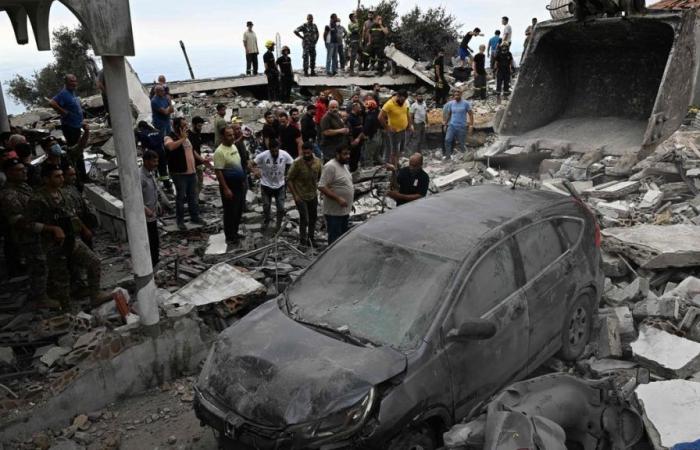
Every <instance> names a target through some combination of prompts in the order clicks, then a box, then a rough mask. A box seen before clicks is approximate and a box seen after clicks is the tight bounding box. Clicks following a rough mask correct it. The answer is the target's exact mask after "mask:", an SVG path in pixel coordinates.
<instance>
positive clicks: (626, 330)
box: [613, 306, 637, 344]
mask: <svg viewBox="0 0 700 450" xmlns="http://www.w3.org/2000/svg"><path fill="white" fill-rule="evenodd" d="M613 312H614V314H615V318H616V319H617V321H618V323H619V328H618V330H619V333H620V340H621V341H622V343H623V344H629V343H631V342H632V341H634V340H635V339H637V329H636V328H635V327H634V319H633V317H632V312H631V311H630V309H629V308H628V307H626V306H618V307H617V308H613Z"/></svg>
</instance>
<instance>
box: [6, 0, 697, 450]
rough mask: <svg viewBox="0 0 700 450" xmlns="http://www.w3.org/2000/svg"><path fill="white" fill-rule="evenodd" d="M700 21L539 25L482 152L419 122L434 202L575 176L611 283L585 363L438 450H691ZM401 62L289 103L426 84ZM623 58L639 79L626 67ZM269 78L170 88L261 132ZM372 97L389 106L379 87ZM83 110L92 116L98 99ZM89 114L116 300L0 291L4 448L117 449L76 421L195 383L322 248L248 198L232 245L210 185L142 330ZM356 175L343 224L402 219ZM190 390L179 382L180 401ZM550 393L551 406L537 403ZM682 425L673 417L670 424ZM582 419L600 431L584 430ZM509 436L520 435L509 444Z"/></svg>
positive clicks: (560, 368) (95, 191)
mask: <svg viewBox="0 0 700 450" xmlns="http://www.w3.org/2000/svg"><path fill="white" fill-rule="evenodd" d="M0 6H1V5H0ZM695 14H696V13H695V10H691V11H688V12H677V11H661V12H658V13H653V12H649V13H648V14H645V15H639V16H637V15H634V16H633V17H604V18H597V19H595V20H592V21H588V22H580V21H577V20H575V19H567V18H563V19H561V21H560V20H557V21H551V22H545V23H542V24H539V25H538V27H537V28H536V32H535V34H534V37H533V41H532V45H530V46H529V47H528V50H527V54H526V57H525V63H524V65H523V67H522V68H521V71H520V73H519V76H518V80H517V83H516V84H515V89H514V93H513V96H512V99H511V100H510V102H502V103H497V102H496V101H494V100H493V99H489V100H487V101H484V102H476V108H477V133H476V134H475V136H473V137H472V138H471V139H470V142H468V144H469V145H470V146H471V148H473V149H474V150H475V151H476V158H475V160H469V161H448V162H443V161H441V156H442V152H441V149H439V147H440V143H441V139H442V135H441V134H442V124H441V123H440V120H439V119H437V120H434V121H433V123H432V124H430V126H429V131H431V133H430V135H429V138H428V144H427V145H426V149H424V154H425V155H426V171H427V172H428V173H429V174H430V175H431V193H438V192H440V191H445V190H449V189H453V188H457V187H468V186H473V185H478V184H484V183H496V184H502V185H506V186H512V187H515V188H517V189H545V190H550V191H554V192H558V193H561V194H562V195H569V191H568V189H567V187H566V185H567V184H569V183H571V185H572V186H574V188H575V189H576V190H577V191H578V194H579V195H580V196H581V198H582V199H583V200H584V201H585V202H586V203H587V204H588V205H590V206H591V208H593V210H594V211H595V212H596V214H597V216H598V220H599V222H600V224H601V226H602V228H603V231H602V242H603V265H604V266H603V268H604V271H605V274H606V277H607V279H606V287H605V292H604V293H603V295H602V301H601V305H600V306H601V308H600V311H599V321H598V322H597V323H596V324H595V332H594V334H593V335H594V339H592V341H591V343H590V345H589V347H588V349H587V350H586V352H585V354H584V357H583V358H581V359H580V360H579V361H578V362H577V363H576V364H573V365H565V364H564V363H562V362H561V361H558V360H556V359H553V360H551V361H549V362H548V363H547V364H546V365H545V367H543V368H542V369H541V370H542V372H543V373H544V375H541V376H540V377H536V378H533V379H531V380H526V381H523V382H521V383H516V384H515V385H513V386H511V387H508V388H506V389H505V390H504V391H502V393H501V394H499V395H497V396H495V397H494V399H493V401H492V402H490V403H488V404H487V405H484V408H483V410H482V411H480V414H479V415H477V416H475V417H472V418H470V419H473V420H470V421H468V422H466V423H463V424H458V425H455V427H454V428H453V429H452V430H450V431H448V432H447V433H446V434H445V438H444V441H445V445H447V446H448V447H449V448H475V449H477V448H479V449H480V448H510V447H507V446H506V442H507V443H508V444H507V445H511V444H512V445H511V446H512V448H523V447H527V446H528V445H531V442H539V443H540V444H539V445H542V446H543V448H563V447H561V445H562V443H563V442H565V441H566V439H567V438H569V437H571V436H573V435H574V434H575V433H579V434H577V435H576V436H583V437H581V439H582V441H583V442H585V443H586V444H585V445H586V446H584V448H596V446H598V445H602V444H607V445H611V446H617V448H629V447H631V446H632V445H634V444H635V443H637V442H638V441H640V440H642V439H644V440H647V442H649V443H650V444H651V445H652V446H653V447H654V448H671V447H673V446H674V445H676V444H680V443H683V442H692V441H693V440H697V439H700V434H699V433H700V431H698V430H700V423H698V422H697V420H698V418H700V410H698V407H697V405H698V403H699V402H700V398H698V397H699V396H700V388H699V387H698V386H700V270H699V269H698V268H699V267H700V245H699V244H698V242H700V232H699V230H700V228H699V227H700V195H699V193H700V150H699V147H700V118H698V119H696V118H695V117H694V116H695V114H696V113H697V111H696V110H694V109H692V108H691V113H690V114H688V106H689V105H690V104H692V103H693V100H692V99H693V98H694V92H695V89H696V88H697V84H696V83H695V79H696V76H695V74H696V73H697V68H698V64H697V56H696V55H697V49H696V42H695V36H697V34H696V33H695V32H694V30H695V27H696V20H695V19H696V15H695ZM592 35H593V36H599V37H600V36H603V37H604V38H600V39H599V40H597V39H591V36H592ZM397 52H398V50H396V49H393V48H388V49H387V55H389V56H390V57H391V58H392V59H393V60H394V63H395V66H396V67H399V68H404V69H405V71H407V72H408V73H403V74H399V75H397V77H396V78H392V77H387V78H386V79H380V80H377V79H375V78H372V77H370V76H364V77H356V79H352V80H347V79H343V78H342V77H333V78H330V77H329V78H328V79H325V78H323V77H320V78H321V80H320V81H319V80H318V79H317V80H314V81H309V80H307V79H305V77H298V78H297V84H298V86H299V88H300V92H299V94H298V97H297V101H298V103H299V104H303V103H305V102H306V101H307V100H306V97H305V96H304V95H302V94H301V89H302V88H306V89H309V90H310V91H311V90H314V89H327V88H329V87H335V88H336V89H337V90H338V92H339V93H340V94H341V95H344V96H345V97H346V98H347V97H349V94H350V93H352V92H354V88H355V87H356V86H370V85H371V84H373V83H375V82H380V83H382V84H384V85H388V86H396V85H407V86H410V87H411V92H412V93H418V92H421V93H423V92H429V88H430V83H429V81H430V80H431V78H430V77H431V75H430V73H429V72H428V71H426V70H425V67H424V66H422V65H421V63H418V62H415V61H412V60H410V58H409V59H406V58H407V57H406V55H404V54H402V53H400V52H398V53H397ZM642 54H644V55H647V56H648V57H649V58H648V59H649V61H651V63H649V62H647V60H646V59H643V58H641V55H642ZM620 58H623V59H624V62H625V64H628V67H632V68H635V70H630V71H620V70H619V69H618V65H619V64H620V62H621V61H620ZM688 62H692V63H690V64H689V63H688ZM399 70H401V69H399ZM426 78H427V80H426ZM419 80H420V81H419ZM562 80H565V81H566V82H563V81H562ZM126 81H127V83H126V86H127V87H128V91H129V94H130V98H131V102H132V108H133V109H134V110H135V114H134V116H136V117H139V118H144V117H145V118H147V117H148V115H149V112H150V104H149V103H148V101H147V94H146V91H145V88H144V87H143V86H142V85H141V83H140V81H138V78H137V77H136V75H135V74H134V73H133V71H132V70H130V68H129V67H128V66H126ZM261 82H262V83H264V82H263V81H262V80H256V79H255V77H229V78H225V79H214V80H194V81H187V82H181V83H177V82H176V83H171V84H170V87H171V93H172V94H173V96H174V97H175V99H174V103H175V106H176V108H177V109H178V113H179V114H181V115H183V116H185V117H188V118H191V117H193V116H197V115H199V116H202V117H205V118H206V117H212V116H213V115H214V105H216V104H217V103H219V102H222V103H224V104H226V105H227V107H228V111H227V117H228V118H230V117H233V116H236V117H239V118H241V119H242V120H243V122H244V123H246V124H248V125H249V126H251V127H253V128H255V127H260V123H259V119H260V117H262V115H263V113H264V112H265V111H266V110H267V109H269V108H271V107H284V108H288V107H290V106H291V105H281V104H273V103H270V102H267V101H265V100H259V99H256V98H255V96H254V95H253V93H252V92H250V91H248V92H246V90H247V89H250V90H254V88H255V86H259V85H260V83H261ZM255 83H258V84H255ZM312 83H313V84H312ZM324 83H328V84H324ZM331 83H332V84H331ZM334 84H335V86H333V85H334ZM461 86H465V87H467V88H469V86H470V84H469V83H465V84H463V85H461ZM384 93H385V95H386V96H387V97H388V96H389V95H391V90H390V89H385V90H384ZM144 97H145V100H144ZM85 102H86V103H85V105H84V106H85V107H86V108H88V109H93V110H94V111H95V112H100V111H101V110H102V105H101V101H100V99H99V97H95V98H91V99H86V100H85ZM543 105H544V106H543ZM97 115H98V118H97V119H95V120H94V121H93V123H92V124H91V129H92V131H93V137H92V140H91V148H90V149H89V150H88V151H87V153H86V156H87V158H86V160H87V161H88V162H89V164H90V167H91V171H90V174H91V178H92V179H93V180H94V183H93V184H92V185H90V186H88V187H87V196H88V198H89V199H90V200H91V201H92V202H93V204H94V205H95V207H96V208H97V209H98V211H99V213H100V219H101V224H102V228H103V232H102V233H101V235H100V236H101V237H103V239H104V241H105V244H102V245H103V246H102V247H101V248H99V249H98V250H99V251H100V254H101V256H102V257H103V267H108V268H109V270H110V272H113V276H112V277H108V281H107V283H108V286H107V287H110V288H114V294H113V297H114V300H113V301H112V302H109V303H107V304H105V305H102V306H101V307H100V308H95V309H92V310H90V311H88V312H80V313H77V314H65V315H62V316H58V317H42V316H37V315H34V314H30V313H19V312H20V311H21V310H22V302H23V298H26V280H11V281H9V282H7V283H5V284H4V285H3V287H2V292H3V294H2V296H3V297H2V312H3V314H2V316H0V317H1V320H0V325H1V327H2V328H1V329H0V345H1V346H2V348H0V359H1V361H0V363H1V364H2V369H1V370H2V371H1V372H0V380H2V381H3V384H6V385H7V391H8V392H5V390H3V391H2V392H1V393H0V408H1V409H0V415H2V418H0V440H2V441H3V442H5V441H7V442H10V441H13V442H14V443H15V444H17V445H18V446H20V445H25V444H26V446H27V448H30V447H31V448H34V447H32V446H34V445H35V442H34V440H33V439H31V438H30V439H27V436H31V434H32V433H35V432H38V431H41V430H45V429H47V428H49V429H53V430H55V433H54V435H63V436H64V437H65V436H68V438H75V439H76V440H80V441H81V444H82V443H87V442H88V441H91V440H100V439H107V438H109V439H111V437H108V436H99V437H98V436H96V435H91V434H90V433H91V429H90V426H89V421H88V422H85V421H84V420H82V419H81V421H80V423H79V424H78V425H76V424H75V422H74V420H73V419H74V416H77V415H79V414H82V413H87V412H88V411H93V410H98V409H101V408H103V407H104V406H106V404H107V403H109V402H110V401H112V400H116V399H117V398H120V397H124V396H128V395H137V394H139V393H140V392H143V391H144V390H146V389H148V388H151V387H153V386H156V385H159V384H162V383H163V382H165V381H168V380H170V379H174V378H177V377H179V376H181V375H182V374H194V373H196V372H197V371H198V368H199V367H198V366H199V364H200V362H201V361H202V359H203V358H204V356H205V354H206V352H207V350H208V346H209V344H210V342H211V341H212V340H213V338H214V336H215V334H216V332H218V331H221V330H222V329H224V328H225V327H228V326H230V325H231V324H235V322H236V321H237V320H238V319H239V318H240V317H241V316H243V315H244V314H246V313H247V312H249V311H251V310H252V309H253V308H255V307H256V306H257V305H259V304H260V303H261V302H264V301H266V300H269V299H273V298H275V297H277V296H278V294H279V293H281V292H283V291H284V289H285V288H286V286H287V285H289V284H290V283H291V282H292V281H293V280H294V279H295V277H297V276H298V275H299V274H300V273H301V271H303V270H304V268H305V267H306V266H307V265H308V264H309V263H310V262H311V261H312V260H313V258H314V257H315V256H316V255H317V254H318V252H319V251H320V250H322V249H313V250H312V251H310V252H304V251H302V250H300V249H299V248H297V247H296V246H295V245H294V242H297V240H298V239H297V237H298V236H297V232H296V226H295V225H296V223H297V222H298V214H296V211H295V209H294V204H293V202H287V203H286V204H285V210H286V218H285V222H284V225H283V227H282V228H281V230H280V232H279V233H278V234H276V235H274V236H269V235H264V234H263V233H262V223H261V222H262V216H261V214H260V213H261V211H262V206H261V204H260V199H259V197H258V196H257V195H256V194H254V193H251V195H250V196H249V198H248V199H247V211H248V212H247V213H246V214H245V216H244V227H245V230H246V234H247V236H248V237H247V239H246V241H245V242H244V244H243V246H242V248H240V249H237V250H236V251H230V249H229V248H228V247H227V246H226V243H225V241H224V239H223V236H222V233H220V232H219V231H220V228H221V226H220V214H219V212H218V211H219V209H220V207H221V202H220V199H219V197H218V191H217V187H216V182H215V180H214V179H212V178H207V179H206V180H205V190H204V193H203V199H204V202H205V206H204V212H205V216H204V218H205V221H206V222H207V225H205V226H196V227H194V229H190V230H189V231H188V233H187V234H182V233H180V232H178V230H177V227H176V226H175V223H174V217H169V216H166V217H165V218H164V219H163V222H162V225H163V230H164V238H165V239H164V241H165V242H164V245H163V253H164V255H163V260H164V261H163V263H162V264H161V265H160V267H159V268H158V270H157V271H156V273H155V279H156V281H157V282H158V283H157V284H158V286H159V289H158V290H156V291H154V299H156V301H157V306H158V309H159V311H160V316H161V317H162V318H163V320H161V322H160V324H159V325H157V326H156V328H157V331H156V332H155V333H154V331H153V330H152V329H149V327H144V326H143V324H139V321H138V320H137V319H135V316H137V315H138V313H139V311H138V306H137V304H136V302H135V298H134V297H136V295H135V282H134V278H133V276H132V271H133V267H132V266H131V265H130V264H129V262H128V261H127V260H126V258H125V254H127V253H128V250H127V248H126V247H125V244H124V243H125V242H127V238H128V231H127V230H128V227H127V220H126V209H127V208H126V206H125V204H124V202H123V201H122V199H123V195H122V193H121V192H123V191H122V185H123V184H124V181H123V178H122V177H121V176H120V174H119V166H120V164H121V162H122V161H120V160H119V152H118V148H115V147H118V145H119V144H118V143H116V142H115V140H114V138H113V137H112V136H111V134H112V132H111V130H110V129H109V128H108V126H107V124H106V122H105V121H104V119H103V118H102V117H101V116H100V114H99V113H98V114H97ZM435 115H436V114H432V116H433V117H434V116H435ZM11 123H12V124H13V126H18V127H20V128H22V129H23V131H24V132H25V133H27V134H29V135H32V134H35V135H36V136H43V135H46V134H49V133H51V134H58V133H59V132H58V131H57V130H56V125H57V117H56V116H55V115H54V114H53V112H51V111H48V110H34V111H30V112H28V113H26V114H24V115H21V116H18V117H13V118H11ZM209 127H211V125H209ZM495 130H498V133H495ZM211 132H212V130H211V128H209V129H207V128H205V133H207V134H208V133H211ZM430 149H434V150H430ZM211 150H212V149H211V148H210V149H209V152H211ZM205 152H206V149H205ZM354 181H355V191H356V199H355V205H354V206H355V211H354V213H353V215H352V217H351V220H352V221H353V222H355V223H360V222H363V221H365V220H368V219H369V218H371V217H372V216H375V215H379V214H381V213H383V212H384V211H385V210H388V209H391V208H393V207H395V204H393V203H392V201H391V200H390V199H388V198H387V197H386V191H387V189H388V186H389V175H388V173H387V172H386V171H385V170H384V169H383V168H381V167H370V168H365V169H363V170H361V171H360V172H359V173H358V174H357V175H356V176H355V177H354ZM446 216H447V217H446V220H449V216H448V215H447V214H446ZM132 299H134V300H132ZM552 373H553V374H552ZM591 380H594V381H591ZM190 395H191V393H190V392H189V390H188V389H185V391H183V393H182V397H183V398H184V397H186V396H190ZM518 396H519V398H520V399H521V400H520V401H514V400H513V397H518ZM551 397H554V398H556V399H557V402H558V403H557V405H555V406H556V407H552V408H547V407H546V406H551V405H550V404H547V401H546V400H545V399H546V398H551ZM582 398H584V399H585V401H584V402H581V401H580V400H581V399H582ZM110 399H112V400H110ZM183 401H184V400H183ZM188 401H191V400H188ZM105 402H106V403H105ZM574 402H579V403H578V405H579V406H580V405H581V404H585V405H586V408H587V409H586V410H585V413H581V414H578V415H575V414H568V415H567V414H564V411H566V409H567V408H569V407H571V405H572V403H574ZM576 411H578V410H576ZM669 411H673V414H672V415H671V414H669ZM516 416H517V417H516ZM521 416H522V417H521ZM678 416H682V417H684V422H682V423H680V425H679V422H677V421H676V420H675V419H676V418H677V417H678ZM78 417H81V416H78ZM523 417H524V419H523ZM95 420H99V419H95ZM589 422H590V423H603V424H604V425H601V426H598V427H595V428H594V429H592V430H591V429H583V430H582V427H583V426H584V425H586V424H587V423H589ZM611 423H614V425H615V426H613V425H612V424H611ZM69 424H71V425H69ZM66 426H68V427H67V428H66ZM557 427H558V428H557ZM545 429H546V430H549V431H548V432H546V433H545V432H544V431H543V430H545ZM66 430H67V431H66ZM76 432H77V433H79V434H78V436H77V437H76ZM516 432H517V433H516ZM562 432H563V433H564V434H563V435H562ZM515 434H517V435H518V436H521V437H522V439H523V440H516V439H515V438H513V439H512V440H511V441H508V440H507V439H508V437H512V436H514V435H515ZM527 439H531V441H527ZM28 442H29V443H28ZM542 443H544V444H542Z"/></svg>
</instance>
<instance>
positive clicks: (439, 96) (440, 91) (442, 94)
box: [435, 82, 450, 106]
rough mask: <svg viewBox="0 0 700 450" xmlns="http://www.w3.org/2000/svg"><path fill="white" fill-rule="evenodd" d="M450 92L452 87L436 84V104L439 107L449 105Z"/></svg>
mask: <svg viewBox="0 0 700 450" xmlns="http://www.w3.org/2000/svg"><path fill="white" fill-rule="evenodd" d="M449 92H450V86H449V85H448V84H447V83H445V82H442V83H436V84H435V103H436V104H437V105H438V106H442V105H444V104H445V103H447V94H448V93H449Z"/></svg>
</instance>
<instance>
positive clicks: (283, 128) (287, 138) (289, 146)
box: [277, 111, 302, 158]
mask: <svg viewBox="0 0 700 450" xmlns="http://www.w3.org/2000/svg"><path fill="white" fill-rule="evenodd" d="M277 117H278V118H279V122H280V126H279V129H278V130H279V137H280V147H281V148H282V150H284V151H286V152H287V153H289V156H291V157H292V158H296V157H297V156H299V154H300V153H301V144H302V142H301V132H300V131H299V130H297V129H296V128H295V127H294V126H293V125H292V124H291V123H289V116H288V115H287V113H286V112H284V111H282V112H281V113H279V114H278V115H277Z"/></svg>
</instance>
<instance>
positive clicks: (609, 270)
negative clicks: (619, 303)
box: [602, 251, 629, 278]
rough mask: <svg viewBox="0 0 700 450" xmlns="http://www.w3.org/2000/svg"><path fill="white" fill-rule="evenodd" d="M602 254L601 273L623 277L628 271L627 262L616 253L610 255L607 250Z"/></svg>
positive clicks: (612, 276)
mask: <svg viewBox="0 0 700 450" xmlns="http://www.w3.org/2000/svg"><path fill="white" fill-rule="evenodd" d="M602 256H603V273H604V274H605V276H606V277H611V278H619V277H624V276H625V275H627V273H628V272H629V267H627V264H625V262H624V261H623V260H622V259H621V258H620V257H619V256H617V255H612V254H610V253H608V252H605V251H604V252H602Z"/></svg>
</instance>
